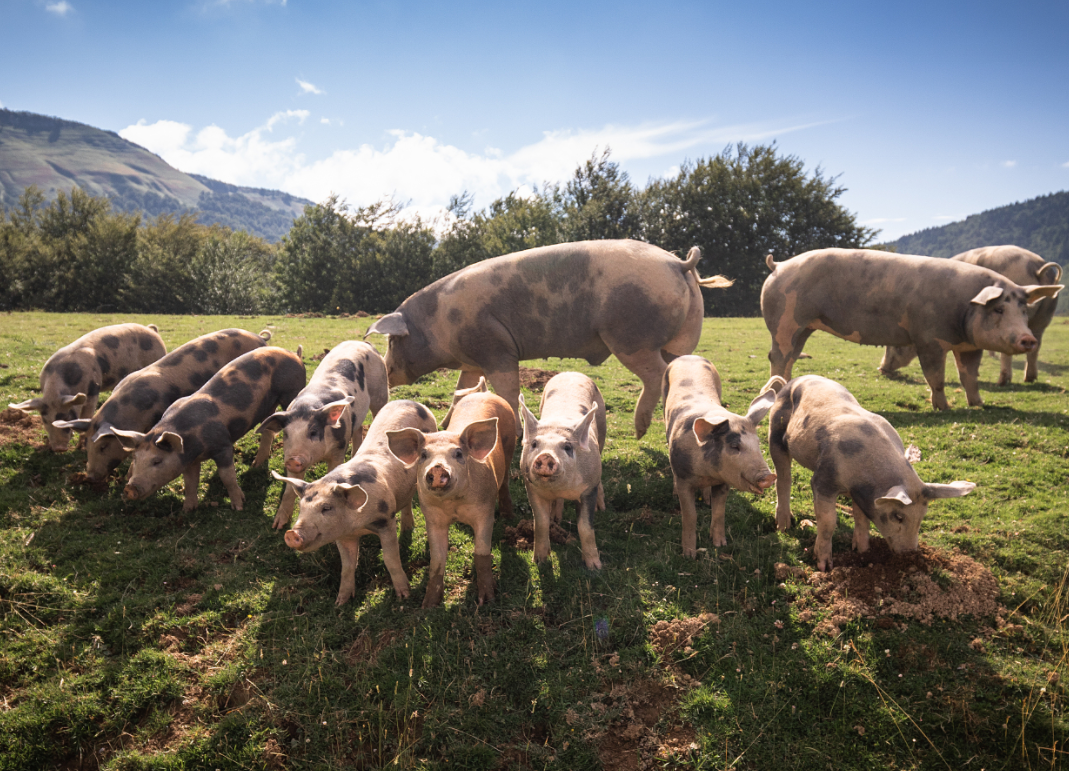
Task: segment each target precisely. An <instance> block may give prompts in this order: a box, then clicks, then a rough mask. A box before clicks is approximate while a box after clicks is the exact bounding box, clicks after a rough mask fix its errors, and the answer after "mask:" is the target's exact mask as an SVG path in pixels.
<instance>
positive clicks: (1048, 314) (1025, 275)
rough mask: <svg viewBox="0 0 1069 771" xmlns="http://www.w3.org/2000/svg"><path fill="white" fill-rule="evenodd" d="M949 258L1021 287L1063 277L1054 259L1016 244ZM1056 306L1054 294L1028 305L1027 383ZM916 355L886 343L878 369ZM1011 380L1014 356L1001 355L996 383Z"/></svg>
mask: <svg viewBox="0 0 1069 771" xmlns="http://www.w3.org/2000/svg"><path fill="white" fill-rule="evenodd" d="M950 259H952V260H957V261H959V262H967V263H969V264H970V265H979V266H980V267H981V268H990V269H991V270H993V271H995V272H996V273H1001V274H1002V275H1003V276H1005V277H1006V278H1008V279H1009V280H1010V281H1015V282H1016V283H1018V284H1021V285H1022V286H1025V285H1028V284H1057V283H1058V282H1059V281H1060V280H1061V278H1062V266H1061V265H1059V264H1058V263H1056V262H1047V261H1046V260H1044V259H1043V258H1042V257H1040V256H1039V255H1038V254H1036V253H1035V252H1030V251H1028V250H1027V249H1022V248H1021V247H1019V246H983V247H981V248H979V249H970V250H969V251H967V252H962V253H961V254H955V255H954V256H953V257H951V258H950ZM1057 308H1058V300H1057V298H1055V297H1044V298H1043V299H1042V300H1039V301H1038V302H1034V303H1032V304H1031V305H1029V306H1028V328H1029V329H1030V330H1032V334H1033V335H1034V336H1035V338H1036V345H1035V347H1034V348H1032V350H1030V351H1028V353H1027V354H1025V358H1026V361H1027V365H1026V366H1025V371H1024V380H1025V382H1026V383H1031V382H1033V381H1034V380H1035V379H1036V377H1037V376H1038V375H1039V348H1040V346H1041V345H1043V332H1044V331H1045V330H1046V329H1047V327H1048V326H1050V322H1051V319H1053V318H1054V311H1055V310H1057ZM916 356H917V351H916V350H915V349H914V348H913V347H912V346H900V347H892V346H888V348H887V350H886V351H884V354H883V361H881V362H880V372H884V373H887V372H893V371H894V370H896V369H899V368H901V367H904V366H906V365H907V364H909V363H910V362H911V361H913V359H914V358H915V357H916ZM1012 379H1013V357H1012V356H1011V355H1010V354H1008V353H1003V354H1002V367H1001V369H1000V370H999V375H998V384H999V385H1006V384H1008V383H1009V382H1010V381H1011V380H1012Z"/></svg>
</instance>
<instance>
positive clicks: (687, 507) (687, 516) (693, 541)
mask: <svg viewBox="0 0 1069 771" xmlns="http://www.w3.org/2000/svg"><path fill="white" fill-rule="evenodd" d="M675 487H676V495H678V496H679V513H680V518H681V519H682V524H683V556H684V557H690V558H691V559H694V558H695V557H697V556H698V509H697V507H696V506H695V504H694V493H695V492H696V491H695V489H694V488H693V487H691V484H690V482H688V481H686V480H684V479H680V478H679V477H676V485H675Z"/></svg>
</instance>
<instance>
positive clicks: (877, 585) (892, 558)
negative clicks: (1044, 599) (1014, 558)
mask: <svg viewBox="0 0 1069 771" xmlns="http://www.w3.org/2000/svg"><path fill="white" fill-rule="evenodd" d="M792 576H793V577H795V578H797V579H800V580H802V581H804V582H805V583H806V584H808V586H809V587H811V591H807V592H803V593H802V595H801V596H800V598H799V601H798V606H799V607H800V608H801V609H802V612H801V617H802V620H803V621H804V620H806V618H805V617H806V616H807V615H811V614H812V612H813V611H817V610H827V611H830V612H829V614H828V616H827V618H825V619H824V620H823V621H821V622H820V623H819V624H818V625H817V631H822V632H826V633H827V634H830V635H837V634H838V633H839V631H840V628H841V626H842V625H843V624H845V623H847V622H849V621H851V620H852V619H855V618H858V617H862V618H871V619H877V620H878V621H877V623H878V624H879V625H880V626H891V625H893V624H895V623H898V624H899V625H900V626H902V627H903V628H904V627H905V625H906V623H908V622H909V621H913V622H916V623H920V624H923V625H925V626H928V625H930V624H931V623H932V622H933V621H935V620H937V619H946V620H955V619H957V618H958V617H959V616H962V615H972V616H977V617H983V616H995V615H1000V614H1001V613H1004V612H1005V609H1004V608H1002V607H1001V606H1000V605H999V604H998V582H997V581H996V580H995V577H994V576H993V575H991V571H990V570H988V569H987V568H986V567H984V566H983V565H981V564H980V563H979V562H977V561H976V560H974V559H972V558H971V557H967V556H966V555H964V554H962V553H961V552H959V551H957V550H956V549H955V550H952V551H946V550H944V549H938V548H936V547H934V546H925V545H922V546H921V547H920V548H919V549H918V550H917V551H914V552H907V553H903V554H896V553H894V552H892V551H891V550H890V548H888V546H887V543H886V542H885V541H884V540H883V539H882V538H873V539H872V540H871V541H870V547H869V550H868V551H867V552H865V553H863V554H859V553H856V552H846V553H839V554H836V555H835V568H834V569H833V570H831V571H829V572H827V573H821V572H819V571H815V570H813V569H812V568H808V567H805V568H802V567H792V566H789V565H784V564H782V563H779V564H777V565H776V578H777V579H778V580H780V581H784V580H786V579H787V578H789V577H792Z"/></svg>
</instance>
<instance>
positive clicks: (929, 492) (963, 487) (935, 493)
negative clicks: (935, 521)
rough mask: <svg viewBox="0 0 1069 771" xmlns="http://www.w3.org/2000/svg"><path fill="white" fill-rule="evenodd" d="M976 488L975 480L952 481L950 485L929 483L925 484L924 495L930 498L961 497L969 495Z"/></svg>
mask: <svg viewBox="0 0 1069 771" xmlns="http://www.w3.org/2000/svg"><path fill="white" fill-rule="evenodd" d="M975 489H976V484H975V483H974V482H951V483H950V484H948V485H940V484H927V485H925V486H924V497H925V498H928V499H929V500H935V499H936V498H960V497H961V496H963V495H968V494H969V493H971V492H972V491H973V490H975Z"/></svg>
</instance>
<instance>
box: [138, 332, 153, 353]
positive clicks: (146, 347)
mask: <svg viewBox="0 0 1069 771" xmlns="http://www.w3.org/2000/svg"><path fill="white" fill-rule="evenodd" d="M137 344H138V346H140V347H141V350H142V351H151V350H152V349H153V348H155V347H156V341H155V340H153V339H152V337H150V336H149V335H138V336H137Z"/></svg>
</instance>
